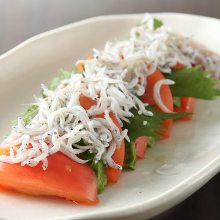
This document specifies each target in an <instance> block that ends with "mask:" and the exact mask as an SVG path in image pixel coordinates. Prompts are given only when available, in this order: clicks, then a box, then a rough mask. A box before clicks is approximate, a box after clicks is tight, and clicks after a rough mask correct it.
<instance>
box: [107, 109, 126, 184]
mask: <svg viewBox="0 0 220 220" xmlns="http://www.w3.org/2000/svg"><path fill="white" fill-rule="evenodd" d="M110 117H111V119H112V121H113V122H114V123H115V125H116V126H117V127H118V128H119V130H120V132H121V131H122V129H121V126H120V124H119V122H118V120H117V118H116V117H115V116H114V114H113V113H112V112H111V113H110ZM124 157H125V145H124V140H122V142H121V144H120V145H119V146H117V148H116V150H115V152H114V154H113V156H112V159H113V160H114V162H115V163H117V164H118V165H121V166H123V163H124ZM121 172H122V170H117V169H114V168H111V167H107V169H106V174H107V179H108V182H109V183H116V182H117V181H118V179H119V177H120V175H121Z"/></svg>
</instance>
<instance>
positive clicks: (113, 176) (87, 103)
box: [80, 96, 125, 183]
mask: <svg viewBox="0 0 220 220" xmlns="http://www.w3.org/2000/svg"><path fill="white" fill-rule="evenodd" d="M80 105H81V106H82V107H83V108H85V109H89V108H91V107H92V106H93V105H96V101H94V100H92V99H91V98H90V97H86V96H80ZM109 115H110V117H111V119H112V121H113V122H114V124H115V125H116V126H117V127H118V128H119V130H120V132H121V131H122V129H121V126H120V124H119V122H118V120H117V118H116V117H115V115H114V114H113V113H112V112H110V114H109ZM97 117H100V118H104V114H99V115H97ZM124 157H125V146H124V140H122V142H121V144H120V146H117V148H116V150H115V152H114V154H113V155H112V159H113V160H114V162H115V163H117V164H118V165H121V166H123V162H124ZM121 172H122V171H121V170H117V169H114V168H111V167H107V168H106V175H107V180H108V183H116V182H117V181H118V179H119V177H120V175H121Z"/></svg>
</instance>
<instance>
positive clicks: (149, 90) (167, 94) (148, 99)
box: [141, 70, 173, 139]
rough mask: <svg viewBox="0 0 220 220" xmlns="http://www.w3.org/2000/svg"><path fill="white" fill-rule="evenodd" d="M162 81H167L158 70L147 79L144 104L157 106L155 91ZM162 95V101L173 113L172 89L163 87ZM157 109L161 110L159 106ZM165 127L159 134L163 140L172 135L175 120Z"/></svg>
mask: <svg viewBox="0 0 220 220" xmlns="http://www.w3.org/2000/svg"><path fill="white" fill-rule="evenodd" d="M161 79H165V77H164V76H163V74H162V73H161V72H160V71H159V70H156V71H155V72H154V73H153V74H151V75H150V76H148V77H147V86H146V90H145V93H144V95H143V96H142V98H141V99H142V101H143V102H145V103H149V104H150V105H156V106H157V104H156V103H155V101H154V95H153V91H154V86H155V84H156V83H157V81H159V80H161ZM160 95H161V99H162V101H163V103H164V105H165V106H166V107H167V108H168V109H169V110H170V111H171V112H173V96H172V93H171V90H170V87H169V86H168V85H162V86H161V90H160ZM157 108H158V109H160V108H159V106H157ZM163 125H164V126H165V128H164V129H163V130H162V131H161V132H159V134H160V135H161V136H162V137H163V138H169V137H170V133H171V128H172V125H173V120H172V119H168V120H165V121H164V122H163ZM163 138H162V139H163Z"/></svg>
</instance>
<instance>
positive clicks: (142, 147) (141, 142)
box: [135, 136, 148, 160]
mask: <svg viewBox="0 0 220 220" xmlns="http://www.w3.org/2000/svg"><path fill="white" fill-rule="evenodd" d="M147 141H148V138H147V137H146V136H141V137H139V138H137V139H136V140H135V148H136V157H137V160H140V159H144V158H145V154H146V151H147Z"/></svg>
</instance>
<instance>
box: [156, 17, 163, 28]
mask: <svg viewBox="0 0 220 220" xmlns="http://www.w3.org/2000/svg"><path fill="white" fill-rule="evenodd" d="M161 26H163V22H162V21H161V20H159V19H157V18H154V30H157V29H158V28H160V27H161Z"/></svg>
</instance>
